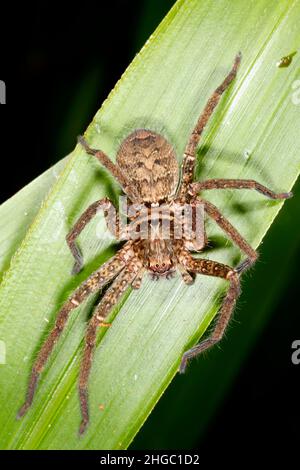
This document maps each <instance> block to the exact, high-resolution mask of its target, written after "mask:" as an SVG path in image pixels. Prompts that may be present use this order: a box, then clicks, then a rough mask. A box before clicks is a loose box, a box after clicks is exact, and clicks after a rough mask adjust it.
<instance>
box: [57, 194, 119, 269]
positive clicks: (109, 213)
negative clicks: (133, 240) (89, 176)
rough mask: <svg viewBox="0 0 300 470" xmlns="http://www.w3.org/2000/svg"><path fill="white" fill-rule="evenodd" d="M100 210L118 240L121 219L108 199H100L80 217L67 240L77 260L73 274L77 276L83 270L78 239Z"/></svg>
mask: <svg viewBox="0 0 300 470" xmlns="http://www.w3.org/2000/svg"><path fill="white" fill-rule="evenodd" d="M98 210H103V211H104V215H105V219H106V224H107V227H108V229H109V230H110V231H111V232H112V234H113V235H114V236H115V237H116V238H118V231H119V218H118V215H117V211H116V208H115V207H114V205H113V203H112V202H111V201H110V200H109V199H108V198H103V199H100V200H99V201H96V202H93V204H91V205H90V206H89V207H88V208H87V209H86V210H85V211H84V213H83V214H82V215H81V216H80V217H79V219H78V220H77V222H76V224H75V225H74V227H73V228H72V229H71V230H70V232H69V233H68V235H67V237H66V240H67V243H68V245H69V248H70V250H71V253H72V255H73V256H74V259H75V264H74V266H73V269H72V274H77V273H79V271H80V270H81V269H82V265H83V257H82V254H81V252H80V249H79V247H78V246H77V244H76V243H75V241H76V238H77V237H78V236H79V235H80V233H81V232H82V230H83V229H84V228H85V227H86V225H87V224H88V223H89V222H90V221H91V220H92V218H93V217H94V216H95V215H96V214H97V211H98Z"/></svg>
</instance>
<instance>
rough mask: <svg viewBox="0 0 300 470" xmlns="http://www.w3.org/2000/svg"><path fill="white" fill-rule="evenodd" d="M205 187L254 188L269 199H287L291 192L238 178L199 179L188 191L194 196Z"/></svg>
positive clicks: (291, 194) (205, 188)
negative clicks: (280, 191) (273, 189)
mask: <svg viewBox="0 0 300 470" xmlns="http://www.w3.org/2000/svg"><path fill="white" fill-rule="evenodd" d="M207 189H255V190H256V191H258V192H259V193H261V194H263V195H264V196H266V197H269V198H271V199H288V198H290V197H292V196H293V193H274V191H271V190H270V189H269V188H267V187H266V186H263V185H262V184H260V183H258V182H257V181H255V180H239V179H221V178H220V179H219V178H216V179H211V180H207V181H199V182H196V183H192V184H191V185H190V189H189V193H190V194H191V195H194V196H196V195H197V194H198V193H199V192H200V191H204V190H207Z"/></svg>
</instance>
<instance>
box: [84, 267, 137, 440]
mask: <svg viewBox="0 0 300 470" xmlns="http://www.w3.org/2000/svg"><path fill="white" fill-rule="evenodd" d="M141 269H142V265H141V262H140V261H139V260H138V259H133V260H132V261H130V262H129V263H128V264H127V265H126V267H125V268H124V269H123V271H122V272H121V273H120V274H119V276H118V277H117V278H116V279H115V281H114V283H113V284H112V285H111V287H110V288H109V289H108V290H107V292H106V294H105V295H104V297H103V299H102V300H101V302H100V304H99V305H98V307H97V308H96V310H95V312H94V315H93V317H92V319H91V321H90V323H89V326H88V329H87V333H86V338H85V348H84V353H83V359H82V363H81V368H80V375H79V399H80V407H81V415H82V421H81V424H80V428H79V434H80V435H81V434H83V433H84V432H85V430H86V427H87V425H88V422H89V412H88V390H87V386H88V378H89V374H90V370H91V366H92V359H93V353H94V349H95V345H96V336H97V327H98V326H100V325H104V326H106V324H105V323H104V320H105V318H106V317H107V315H108V314H109V312H110V311H111V310H112V308H113V306H114V305H116V303H117V302H118V300H119V299H120V297H121V296H122V295H123V293H124V292H125V290H126V289H127V287H128V286H129V285H130V284H132V282H134V280H135V278H136V277H137V276H138V275H139V271H140V270H141Z"/></svg>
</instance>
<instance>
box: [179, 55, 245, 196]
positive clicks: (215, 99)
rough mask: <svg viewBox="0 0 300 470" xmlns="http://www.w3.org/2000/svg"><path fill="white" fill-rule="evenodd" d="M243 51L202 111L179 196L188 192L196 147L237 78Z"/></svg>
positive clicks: (187, 151)
mask: <svg viewBox="0 0 300 470" xmlns="http://www.w3.org/2000/svg"><path fill="white" fill-rule="evenodd" d="M241 58H242V56H241V53H238V54H237V55H236V57H235V59H234V63H233V66H232V68H231V70H230V72H229V74H228V75H227V76H226V77H225V79H224V80H223V82H222V83H221V85H220V86H218V88H216V90H215V91H214V92H213V94H212V95H211V97H210V98H209V100H208V101H207V103H206V106H205V108H204V110H203V112H202V113H201V115H200V117H199V119H198V122H197V124H196V126H195V128H194V130H193V132H192V134H191V136H190V139H189V141H188V143H187V146H186V148H185V152H184V157H183V164H182V180H181V185H180V191H179V197H184V196H185V195H186V194H187V192H188V187H189V185H190V183H192V181H193V175H194V167H195V161H196V149H197V146H198V143H199V140H200V138H201V135H202V133H203V130H204V128H205V126H206V124H207V123H208V121H209V118H210V117H211V115H212V114H213V112H214V110H215V108H216V106H217V104H218V103H219V101H220V99H221V96H222V95H223V93H224V92H225V90H227V88H228V87H229V85H230V84H231V82H232V81H233V80H234V79H235V77H236V74H237V71H238V68H239V66H240V63H241Z"/></svg>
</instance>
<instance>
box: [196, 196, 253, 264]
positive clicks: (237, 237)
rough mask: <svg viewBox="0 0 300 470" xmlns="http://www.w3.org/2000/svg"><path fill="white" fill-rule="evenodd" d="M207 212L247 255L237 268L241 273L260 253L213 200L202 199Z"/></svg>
mask: <svg viewBox="0 0 300 470" xmlns="http://www.w3.org/2000/svg"><path fill="white" fill-rule="evenodd" d="M202 203H203V204H204V210H205V212H206V213H207V214H208V215H209V217H211V218H212V219H214V220H215V221H216V223H217V224H218V225H219V227H221V229H222V230H224V232H225V233H226V234H227V235H228V236H229V237H230V238H231V240H232V241H233V242H234V243H235V244H236V245H237V246H238V247H239V248H240V249H241V250H242V251H243V252H244V253H245V254H246V255H247V258H246V259H245V260H244V261H242V262H241V263H240V264H239V265H238V266H237V267H236V268H235V270H236V271H237V272H238V273H241V272H243V271H245V270H246V269H248V268H249V267H250V266H251V265H252V264H254V263H255V261H256V260H257V258H258V253H257V252H256V251H255V250H254V249H253V248H252V246H251V245H249V243H248V242H247V241H246V240H245V239H244V238H243V237H242V235H241V234H240V233H239V232H238V231H237V229H236V228H235V227H234V226H233V225H232V224H231V223H230V222H229V220H227V219H226V218H225V217H224V216H223V215H222V214H221V212H220V211H219V209H217V207H216V206H214V205H213V204H212V203H211V202H208V201H206V200H204V199H202Z"/></svg>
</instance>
